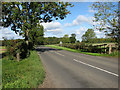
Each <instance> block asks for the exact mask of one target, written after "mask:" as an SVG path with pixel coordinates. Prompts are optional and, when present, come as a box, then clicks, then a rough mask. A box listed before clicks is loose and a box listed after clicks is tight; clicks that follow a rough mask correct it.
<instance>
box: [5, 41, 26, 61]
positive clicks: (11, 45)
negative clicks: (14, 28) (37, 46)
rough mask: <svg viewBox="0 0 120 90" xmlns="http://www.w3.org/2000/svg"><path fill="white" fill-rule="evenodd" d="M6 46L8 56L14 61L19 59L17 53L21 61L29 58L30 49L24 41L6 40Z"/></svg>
mask: <svg viewBox="0 0 120 90" xmlns="http://www.w3.org/2000/svg"><path fill="white" fill-rule="evenodd" d="M5 45H6V49H7V52H6V54H7V55H8V56H9V58H10V59H12V60H13V59H15V58H17V53H19V56H20V58H21V59H23V58H26V57H27V56H28V48H27V44H26V42H25V41H24V40H20V39H18V40H6V43H5Z"/></svg>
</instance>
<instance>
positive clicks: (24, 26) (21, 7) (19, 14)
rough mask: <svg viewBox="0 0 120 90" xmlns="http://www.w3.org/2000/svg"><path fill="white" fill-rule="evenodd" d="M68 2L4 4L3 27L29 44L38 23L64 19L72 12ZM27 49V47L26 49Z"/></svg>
mask: <svg viewBox="0 0 120 90" xmlns="http://www.w3.org/2000/svg"><path fill="white" fill-rule="evenodd" d="M68 6H70V7H72V6H73V5H72V4H70V3H68V2H65V3H63V2H2V22H3V24H2V26H4V27H8V26H11V30H13V31H15V33H19V34H20V35H23V36H24V37H25V41H26V43H27V46H28V43H29V32H30V30H32V29H33V28H34V27H36V26H37V24H38V23H41V22H51V21H53V20H55V19H56V20H57V19H64V18H65V17H66V16H67V14H70V11H68V10H67V7H68ZM26 48H27V47H26Z"/></svg>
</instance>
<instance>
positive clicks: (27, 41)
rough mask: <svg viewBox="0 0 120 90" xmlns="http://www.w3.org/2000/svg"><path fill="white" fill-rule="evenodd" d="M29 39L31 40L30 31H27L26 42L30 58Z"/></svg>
mask: <svg viewBox="0 0 120 90" xmlns="http://www.w3.org/2000/svg"><path fill="white" fill-rule="evenodd" d="M28 38H29V31H28V30H26V31H25V42H26V44H27V47H26V48H27V53H28V56H29V55H30V51H29V48H28V47H29V40H28Z"/></svg>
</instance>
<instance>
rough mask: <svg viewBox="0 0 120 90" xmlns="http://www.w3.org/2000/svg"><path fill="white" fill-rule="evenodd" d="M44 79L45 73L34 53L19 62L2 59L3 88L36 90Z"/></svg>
mask: <svg viewBox="0 0 120 90" xmlns="http://www.w3.org/2000/svg"><path fill="white" fill-rule="evenodd" d="M44 78H45V71H44V69H43V65H42V63H41V61H40V58H39V56H38V55H37V52H36V51H31V55H30V57H28V58H26V59H23V60H22V61H20V62H16V61H11V60H9V59H7V58H6V57H5V58H3V59H2V87H3V88H37V87H38V85H39V84H42V83H43V80H44Z"/></svg>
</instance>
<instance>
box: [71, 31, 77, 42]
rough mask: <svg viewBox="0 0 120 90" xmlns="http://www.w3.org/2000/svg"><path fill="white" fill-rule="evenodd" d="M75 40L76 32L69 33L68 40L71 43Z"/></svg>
mask: <svg viewBox="0 0 120 90" xmlns="http://www.w3.org/2000/svg"><path fill="white" fill-rule="evenodd" d="M75 41H76V34H74V33H73V34H71V36H70V42H71V43H75Z"/></svg>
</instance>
